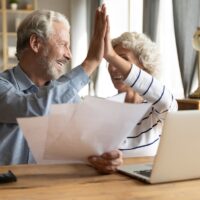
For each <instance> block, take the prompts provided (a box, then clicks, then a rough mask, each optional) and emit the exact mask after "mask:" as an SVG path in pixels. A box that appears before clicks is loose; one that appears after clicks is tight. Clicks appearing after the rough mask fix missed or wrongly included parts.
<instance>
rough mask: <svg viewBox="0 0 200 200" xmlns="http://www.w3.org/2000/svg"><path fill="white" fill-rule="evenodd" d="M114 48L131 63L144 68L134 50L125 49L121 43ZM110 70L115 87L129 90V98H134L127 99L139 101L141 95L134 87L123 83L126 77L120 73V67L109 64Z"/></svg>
mask: <svg viewBox="0 0 200 200" xmlns="http://www.w3.org/2000/svg"><path fill="white" fill-rule="evenodd" d="M114 50H115V51H116V53H117V54H118V55H119V56H121V57H122V58H123V59H125V60H127V61H128V62H130V63H131V64H135V65H136V66H138V67H140V68H142V65H141V63H140V62H139V60H138V58H137V57H136V55H135V54H134V53H133V51H132V50H129V49H125V48H123V47H122V46H121V45H120V44H119V45H116V46H115V47H114ZM108 71H109V73H110V76H111V79H112V82H113V84H114V86H115V88H116V89H117V90H118V91H119V92H127V98H128V97H131V98H132V99H131V100H130V99H128V100H127V99H126V101H128V102H133V103H135V102H138V98H140V99H141V97H139V95H138V94H136V92H134V91H133V89H132V88H130V87H129V86H127V85H125V84H124V83H123V80H124V78H123V76H122V74H121V73H120V71H118V69H117V68H116V67H115V66H113V65H110V64H109V65H108Z"/></svg>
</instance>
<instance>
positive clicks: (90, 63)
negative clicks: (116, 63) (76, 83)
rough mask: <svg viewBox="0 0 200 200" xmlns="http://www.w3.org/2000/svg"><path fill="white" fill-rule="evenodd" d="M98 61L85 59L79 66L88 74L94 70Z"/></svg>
mask: <svg viewBox="0 0 200 200" xmlns="http://www.w3.org/2000/svg"><path fill="white" fill-rule="evenodd" d="M98 65H99V63H98V62H97V61H95V60H91V59H87V58H86V59H85V60H84V61H83V63H82V64H81V66H82V67H83V69H84V71H85V73H86V74H87V75H88V76H90V75H91V74H92V73H93V72H94V70H95V69H96V68H97V67H98Z"/></svg>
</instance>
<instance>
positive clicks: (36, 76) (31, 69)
mask: <svg viewBox="0 0 200 200" xmlns="http://www.w3.org/2000/svg"><path fill="white" fill-rule="evenodd" d="M19 65H20V67H21V69H22V70H23V72H24V73H25V74H26V75H27V76H28V77H29V78H30V80H31V81H32V82H33V83H35V85H37V86H38V87H42V86H44V85H46V84H47V83H48V82H49V81H51V79H50V78H49V77H47V76H46V77H45V74H44V73H43V74H42V73H41V72H40V71H39V70H36V64H35V65H33V64H31V65H30V63H26V62H20V63H19Z"/></svg>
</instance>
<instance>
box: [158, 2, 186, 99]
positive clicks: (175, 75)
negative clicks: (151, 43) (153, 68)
mask: <svg viewBox="0 0 200 200" xmlns="http://www.w3.org/2000/svg"><path fill="white" fill-rule="evenodd" d="M157 27H158V28H157V37H156V43H157V44H158V46H159V48H160V52H161V61H162V62H161V68H160V74H159V79H160V80H161V81H162V82H163V83H164V84H165V85H166V87H167V88H168V89H169V90H170V91H171V92H172V93H173V95H174V96H175V97H176V98H183V97H184V91H183V84H182V79H181V74H180V67H179V61H178V54H177V48H176V41H175V32H174V18H173V7H172V0H167V1H166V0H160V4H159V15H158V26H157Z"/></svg>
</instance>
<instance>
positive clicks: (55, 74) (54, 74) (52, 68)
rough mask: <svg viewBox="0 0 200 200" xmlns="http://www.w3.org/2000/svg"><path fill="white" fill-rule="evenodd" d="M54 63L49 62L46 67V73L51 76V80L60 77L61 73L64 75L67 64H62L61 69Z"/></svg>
mask: <svg viewBox="0 0 200 200" xmlns="http://www.w3.org/2000/svg"><path fill="white" fill-rule="evenodd" d="M54 65H55V63H54V64H53V62H49V63H48V68H47V74H48V75H49V76H50V77H51V78H52V80H56V79H58V78H60V77H61V76H62V75H64V74H65V73H66V72H67V66H66V65H63V66H62V68H61V70H58V69H57V68H56V67H55V66H54Z"/></svg>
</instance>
